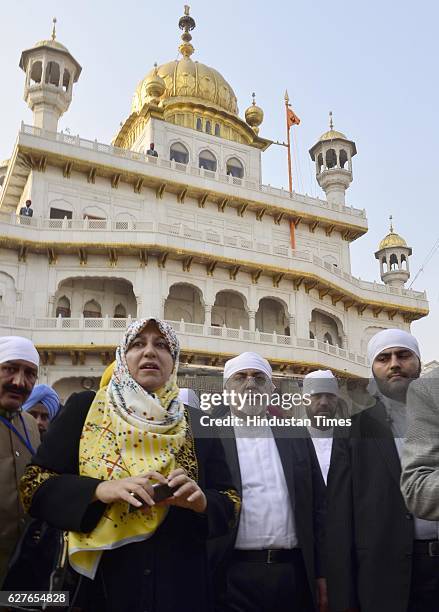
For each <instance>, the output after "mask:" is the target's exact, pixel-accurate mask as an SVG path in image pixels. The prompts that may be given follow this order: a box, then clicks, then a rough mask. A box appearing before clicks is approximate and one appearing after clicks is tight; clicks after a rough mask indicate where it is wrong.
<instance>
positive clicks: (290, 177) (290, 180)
mask: <svg viewBox="0 0 439 612" xmlns="http://www.w3.org/2000/svg"><path fill="white" fill-rule="evenodd" d="M289 106H290V99H289V97H288V91H287V90H285V119H286V122H287V149H288V187H289V190H290V192H292V191H293V170H292V167H291V140H290V127H289V125H288V107H289Z"/></svg>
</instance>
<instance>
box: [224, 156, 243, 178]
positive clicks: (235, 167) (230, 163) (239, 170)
mask: <svg viewBox="0 0 439 612" xmlns="http://www.w3.org/2000/svg"><path fill="white" fill-rule="evenodd" d="M226 172H227V174H231V175H232V176H236V177H237V178H242V177H243V176H244V166H243V165H242V164H241V162H240V161H239V159H238V158H237V157H231V158H230V159H229V160H227V167H226Z"/></svg>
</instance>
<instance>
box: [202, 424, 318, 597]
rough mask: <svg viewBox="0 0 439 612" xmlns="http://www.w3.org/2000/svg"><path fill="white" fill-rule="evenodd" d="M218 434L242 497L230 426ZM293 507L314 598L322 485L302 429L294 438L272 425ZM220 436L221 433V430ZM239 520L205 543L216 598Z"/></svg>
mask: <svg viewBox="0 0 439 612" xmlns="http://www.w3.org/2000/svg"><path fill="white" fill-rule="evenodd" d="M220 431H223V432H224V433H223V435H222V436H221V441H222V443H223V447H224V451H225V455H226V460H227V463H228V465H229V468H230V472H231V474H232V482H233V485H234V488H235V489H236V490H237V491H238V494H239V496H240V497H242V482H241V471H240V467H239V458H238V452H237V447H236V440H235V437H234V435H233V428H224V430H223V429H221V430H220ZM273 434H274V438H275V441H276V446H277V449H278V452H279V457H280V460H281V463H282V467H283V470H284V475H285V480H286V484H287V488H288V492H289V499H288V500H285V502H286V503H291V504H292V507H293V512H294V517H295V522H296V529H297V536H298V541H299V546H300V548H301V550H302V554H303V559H304V563H305V568H306V573H307V576H308V581H309V586H310V591H311V593H312V596H313V598H315V579H316V578H317V577H321V576H323V575H324V568H323V561H322V559H323V547H324V526H325V518H326V516H325V511H326V494H325V484H324V481H323V478H322V474H321V472H320V467H319V464H318V461H317V457H316V454H315V451H314V447H313V444H312V441H311V439H310V437H309V434H308V431H307V430H306V429H305V428H298V427H295V428H294V436H295V437H294V438H291V433H290V432H288V431H286V430H285V428H282V429H280V428H273ZM220 435H221V433H220ZM238 527H239V522H238V523H237V525H236V527H235V528H234V529H233V530H232V531H231V532H230V533H229V534H228V535H226V536H224V537H221V538H215V539H213V540H210V542H209V543H208V551H209V560H210V564H211V568H212V572H213V575H214V584H215V592H216V594H217V598H220V596H221V593H222V592H223V591H224V588H225V576H226V572H227V567H228V564H229V562H230V559H231V555H232V553H233V550H234V546H235V541H236V536H237V533H238Z"/></svg>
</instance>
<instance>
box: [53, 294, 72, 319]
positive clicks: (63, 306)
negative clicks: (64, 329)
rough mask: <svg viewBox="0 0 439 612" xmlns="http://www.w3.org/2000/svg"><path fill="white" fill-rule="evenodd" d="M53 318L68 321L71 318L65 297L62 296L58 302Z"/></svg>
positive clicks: (67, 300)
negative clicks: (63, 318)
mask: <svg viewBox="0 0 439 612" xmlns="http://www.w3.org/2000/svg"><path fill="white" fill-rule="evenodd" d="M55 316H56V317H60V316H61V317H65V318H66V319H69V318H70V317H71V310H70V300H69V298H67V297H66V296H65V295H63V297H62V298H60V299H59V300H58V304H57V305H56V312H55Z"/></svg>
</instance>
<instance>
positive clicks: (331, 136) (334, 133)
mask: <svg viewBox="0 0 439 612" xmlns="http://www.w3.org/2000/svg"><path fill="white" fill-rule="evenodd" d="M336 138H341V139H342V140H347V138H346V135H345V134H343V132H339V131H338V130H334V115H333V113H332V111H329V130H328V131H327V132H325V133H324V134H322V135H321V136H320V138H319V141H320V142H321V141H322V140H335V139H336Z"/></svg>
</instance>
